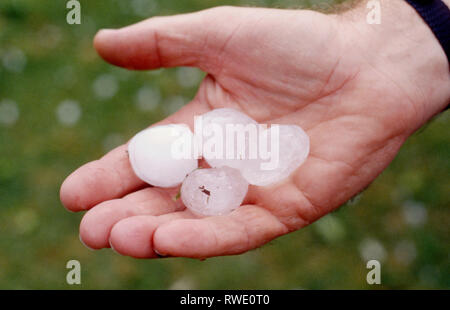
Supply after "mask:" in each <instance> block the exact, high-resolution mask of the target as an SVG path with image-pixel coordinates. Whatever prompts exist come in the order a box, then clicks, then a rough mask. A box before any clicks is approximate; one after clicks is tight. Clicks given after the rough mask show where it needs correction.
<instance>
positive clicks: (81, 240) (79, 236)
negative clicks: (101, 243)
mask: <svg viewBox="0 0 450 310" xmlns="http://www.w3.org/2000/svg"><path fill="white" fill-rule="evenodd" d="M78 238H79V239H80V242H81V244H82V245H84V246H85V247H86V248H88V249H89V250H91V251H95V249H94V248H91V247H89V246H87V245H86V243H84V241H83V239H82V238H81V235H78Z"/></svg>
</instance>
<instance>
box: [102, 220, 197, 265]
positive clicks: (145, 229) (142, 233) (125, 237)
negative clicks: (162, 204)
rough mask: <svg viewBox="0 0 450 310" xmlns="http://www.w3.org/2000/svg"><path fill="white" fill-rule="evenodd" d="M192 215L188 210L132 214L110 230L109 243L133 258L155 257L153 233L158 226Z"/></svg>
mask: <svg viewBox="0 0 450 310" xmlns="http://www.w3.org/2000/svg"><path fill="white" fill-rule="evenodd" d="M193 217H194V216H193V215H192V213H190V212H189V211H181V212H174V213H168V214H165V215H161V216H149V215H142V216H134V217H129V218H126V219H123V220H121V221H120V222H118V223H117V224H115V225H114V227H113V228H112V230H111V235H110V239H109V242H110V245H111V248H113V249H114V251H116V252H117V253H119V254H122V255H127V256H132V257H135V258H155V257H158V256H159V254H158V253H156V252H155V251H154V249H153V242H152V238H153V233H154V232H155V230H156V229H157V228H158V226H160V225H162V224H164V223H167V222H170V221H175V220H178V219H188V218H193Z"/></svg>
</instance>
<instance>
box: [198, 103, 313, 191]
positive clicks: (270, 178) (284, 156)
mask: <svg viewBox="0 0 450 310" xmlns="http://www.w3.org/2000/svg"><path fill="white" fill-rule="evenodd" d="M202 116H203V118H202V124H203V132H204V133H205V134H206V135H208V134H210V135H211V137H209V138H208V136H206V137H205V138H204V141H203V144H204V153H203V157H204V158H205V160H206V161H207V163H208V164H209V165H210V166H211V167H222V166H229V167H232V168H235V169H238V170H239V171H240V172H241V173H242V176H243V177H244V178H245V179H246V180H247V181H248V182H249V183H250V184H252V185H257V186H267V185H270V184H274V183H277V182H279V181H281V180H283V179H285V178H287V177H288V176H289V175H290V174H291V173H292V172H294V171H295V170H296V169H297V168H298V167H299V166H300V165H301V164H302V163H303V162H304V161H305V160H306V158H307V156H308V154H309V137H308V135H307V134H306V133H305V132H304V131H303V130H302V129H301V128H300V127H299V126H296V125H277V128H278V131H277V130H276V127H275V126H273V127H271V128H267V129H265V130H263V131H261V130H258V126H257V125H258V124H257V122H256V121H254V120H253V119H251V118H250V117H248V116H247V115H245V114H243V113H241V112H238V111H236V110H233V109H216V110H213V111H211V112H208V113H205V114H204V115H202ZM217 125H218V126H217ZM227 125H244V126H243V127H241V128H239V129H238V128H237V127H235V130H234V131H233V133H235V134H234V137H233V140H234V143H231V142H230V141H232V140H229V139H230V138H232V137H231V136H230V134H229V131H228V134H227V131H226V127H227ZM214 128H216V129H214ZM228 128H230V127H228ZM219 129H220V130H221V131H222V139H220V137H219V138H217V136H218V135H217V134H216V133H215V132H216V131H217V130H219ZM252 132H253V133H252ZM255 132H256V134H255ZM273 134H278V135H276V136H273V137H272V135H273ZM239 135H240V136H241V137H242V136H244V137H245V139H244V140H245V142H244V143H238V138H237V137H238V136H239ZM204 136H205V135H204ZM272 138H273V139H272ZM211 139H214V140H215V142H216V144H219V143H220V142H222V146H223V149H222V150H221V151H220V150H219V151H218V152H208V149H209V147H208V146H207V145H208V144H211V143H209V142H208V140H211ZM217 140H222V141H217ZM227 140H228V143H227ZM272 140H274V143H272V142H271V141H272ZM262 141H266V142H265V143H262ZM232 142H233V141H232ZM227 145H228V146H227ZM231 145H232V146H233V148H234V150H233V151H230V150H229V149H228V148H229V147H230V146H231ZM252 149H253V150H254V151H251V150H252ZM228 151H230V152H229V154H234V157H233V159H231V158H230V157H229V156H228V157H227V152H228ZM238 151H239V153H240V154H243V158H242V157H240V156H238Z"/></svg>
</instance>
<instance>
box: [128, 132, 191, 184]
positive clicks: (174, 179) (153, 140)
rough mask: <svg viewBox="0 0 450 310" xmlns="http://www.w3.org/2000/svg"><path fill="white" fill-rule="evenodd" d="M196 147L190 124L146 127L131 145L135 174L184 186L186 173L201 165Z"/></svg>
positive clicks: (153, 182) (149, 180) (158, 181)
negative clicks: (196, 153)
mask: <svg viewBox="0 0 450 310" xmlns="http://www.w3.org/2000/svg"><path fill="white" fill-rule="evenodd" d="M192 149H193V134H192V132H191V130H190V128H189V127H188V126H186V125H181V124H170V125H162V126H155V127H151V128H148V129H145V130H143V131H141V132H139V133H138V134H137V135H135V136H134V137H133V138H132V139H131V141H130V143H129V144H128V154H129V157H130V163H131V167H132V168H133V171H134V172H135V174H136V175H137V176H138V177H139V178H140V179H141V180H143V181H144V182H146V183H148V184H151V185H154V186H158V187H175V186H177V185H180V184H181V183H182V182H183V180H184V178H185V177H186V175H187V174H189V173H190V172H191V171H193V170H194V169H196V168H197V167H198V160H197V158H196V157H195V156H193V153H192Z"/></svg>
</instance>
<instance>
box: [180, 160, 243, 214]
mask: <svg viewBox="0 0 450 310" xmlns="http://www.w3.org/2000/svg"><path fill="white" fill-rule="evenodd" d="M247 190H248V183H247V181H246V180H245V179H244V178H243V177H242V175H241V174H240V172H239V171H238V170H236V169H233V168H230V167H221V168H211V169H197V170H195V171H193V172H192V173H190V174H189V175H188V176H187V178H186V179H185V180H184V182H183V185H182V186H181V199H182V200H183V203H184V205H185V206H186V207H187V208H188V209H189V210H190V211H192V212H194V213H195V214H198V215H204V216H214V215H224V214H227V213H230V212H231V211H233V210H234V209H236V208H237V207H239V206H240V205H241V204H242V201H243V200H244V198H245V195H246V194H247Z"/></svg>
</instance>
